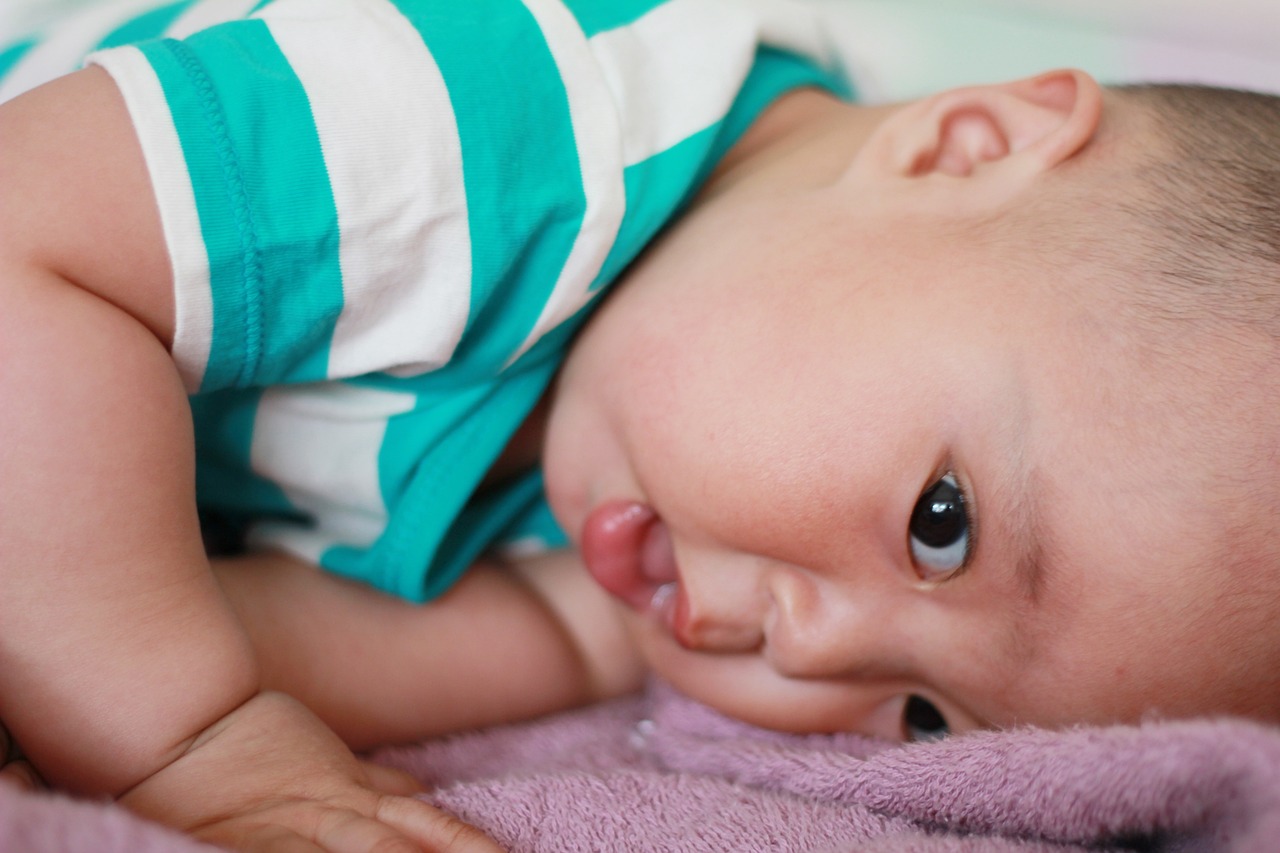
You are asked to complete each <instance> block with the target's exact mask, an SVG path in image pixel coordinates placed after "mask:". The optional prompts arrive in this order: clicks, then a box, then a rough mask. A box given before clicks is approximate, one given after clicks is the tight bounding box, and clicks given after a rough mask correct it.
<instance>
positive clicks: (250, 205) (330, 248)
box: [144, 20, 343, 391]
mask: <svg viewBox="0 0 1280 853" xmlns="http://www.w3.org/2000/svg"><path fill="white" fill-rule="evenodd" d="M150 44H155V45H159V47H156V48H150V47H146V46H144V50H146V52H147V53H148V56H149V57H152V56H153V55H154V54H160V53H163V54H164V55H165V56H166V58H165V59H163V60H159V59H155V58H153V59H152V64H153V65H154V66H156V67H157V69H158V71H159V69H160V68H164V70H165V73H163V74H161V81H162V85H163V86H164V87H165V93H166V97H167V98H168V99H169V102H170V104H171V105H172V104H174V103H175V102H177V103H178V105H179V106H178V107H176V108H174V107H171V109H173V111H174V116H175V123H176V124H177V125H178V135H179V139H180V140H181V142H182V146H183V151H184V154H185V156H186V159H187V165H188V170H189V171H190V172H191V174H192V183H193V188H194V190H195V196H196V204H197V208H198V209H199V214H200V225H201V229H202V231H203V233H204V238H205V245H206V247H207V249H208V252H209V266H210V278H211V288H212V293H213V306H214V321H213V346H212V352H211V354H210V358H209V364H208V366H207V368H206V371H205V379H204V382H203V384H202V386H201V390H202V391H207V390H212V389H215V388H224V387H245V386H251V385H264V384H271V383H280V382H303V381H314V380H318V379H323V378H325V376H326V373H327V365H328V355H329V346H330V342H331V339H332V335H333V329H334V325H335V324H336V322H337V317H338V315H339V314H340V313H341V311H342V304H343V301H342V275H341V269H340V266H339V257H338V221H337V211H336V209H335V205H334V201H333V194H332V191H331V189H330V186H329V178H328V172H327V170H326V168H325V165H324V157H323V154H322V152H321V148H320V142H319V139H318V136H317V134H316V129H315V124H314V122H313V120H312V117H311V109H310V104H309V102H308V100H307V96H306V92H305V91H304V90H303V88H302V84H301V83H300V82H299V81H298V79H297V76H296V75H295V74H294V73H293V70H292V69H291V68H290V67H289V64H288V61H287V60H286V59H285V57H284V55H283V54H282V53H281V52H280V49H279V47H278V46H277V45H276V43H275V41H274V39H272V37H271V34H270V31H269V30H268V28H267V26H266V25H265V24H264V23H263V22H262V21H259V20H252V21H239V22H235V23H232V24H226V25H223V26H220V27H215V28H213V29H209V30H205V31H204V32H201V33H197V34H195V35H194V36H192V37H191V38H190V39H188V40H187V41H185V42H175V41H172V40H166V41H163V42H154V43H150ZM174 66H176V68H177V74H176V75H175V72H174V70H173V68H174Z"/></svg>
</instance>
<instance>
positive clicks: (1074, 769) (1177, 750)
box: [0, 685, 1280, 853]
mask: <svg viewBox="0 0 1280 853" xmlns="http://www.w3.org/2000/svg"><path fill="white" fill-rule="evenodd" d="M376 757H377V759H378V760H380V761H382V762H384V763H387V764H391V765H395V766H398V767H401V768H403V769H405V770H408V771H410V772H411V773H413V774H414V775H416V776H417V777H418V778H420V779H421V780H422V781H423V782H424V783H426V784H427V785H428V786H429V787H430V789H431V793H430V795H429V798H430V799H431V800H432V801H433V802H435V803H437V804H438V805H440V806H442V807H443V808H445V809H448V810H449V811H452V812H454V813H455V814H458V815H459V816H461V817H463V818H464V819H466V820H468V821H470V822H471V823H473V824H475V825H476V826H479V827H481V828H482V829H484V830H486V831H487V832H489V833H490V834H491V835H492V836H493V837H494V838H496V839H498V841H499V842H500V843H502V844H503V845H504V846H506V847H508V848H510V849H511V850H513V851H587V850H601V851H613V850H617V851H631V850H664V851H665V850H680V851H716V853H720V851H743V853H746V851H754V850H770V851H774V850H776V851H855V850H856V851H863V850H874V851H894V852H895V853H898V851H901V852H902V853H908V851H909V853H917V851H918V852H919V853H961V851H963V853H970V851H1023V853H1030V851H1037V853H1038V851H1046V853H1047V851H1056V853H1063V851H1076V850H1080V851H1084V850H1090V851H1112V850H1137V851H1144V852H1145V851H1170V853H1175V851H1176V853H1183V851H1200V850H1207V851H1239V853H1272V851H1280V729H1275V728H1266V727H1262V726H1259V725H1255V724H1252V723H1247V722H1243V721H1240V720H1216V721H1195V722H1176V723H1175V722H1163V723H1160V722H1152V723H1148V724H1145V725H1142V726H1138V727H1114V728H1080V729H1075V730H1072V731H1066V732H1046V731H1037V730H1031V729H1028V730H1022V731H1013V732H1002V733H985V734H977V735H970V736H966V737H962V738H955V739H953V740H950V741H939V742H935V743H921V744H915V745H911V746H906V747H896V746H889V745H886V744H884V743H881V742H877V741H872V740H868V739H865V738H861V737H856V736H851V735H833V736H826V735H810V736H792V735H781V734H778V733H775V732H768V731H763V730H760V729H755V728H752V727H750V726H746V725H744V724H742V723H738V722H735V721H732V720H729V719H726V718H724V717H721V716H719V715H718V714H716V713H714V712H712V711H710V710H708V709H707V708H705V707H703V706H701V705H697V704H695V703H693V702H691V701H689V700H688V699H685V698H684V697H681V696H678V695H676V694H675V693H673V692H672V691H670V690H669V689H667V688H664V687H662V686H661V685H654V686H653V687H652V688H651V689H650V690H649V692H648V693H647V694H646V695H645V696H639V697H634V698H630V699H625V700H620V701H617V702H612V703H606V704H603V705H598V706H595V707H591V708H587V709H585V710H582V711H577V712H572V713H568V714H563V715H560V716H557V717H552V718H549V719H546V720H542V721H538V722H533V723H527V724H524V725H518V726H510V727H506V728H498V729H491V730H487V731H483V732H478V733H475V734H469V735H463V736H460V737H454V738H449V739H445V740H440V741H433V742H429V743H426V744H422V745H420V746H415V747H402V748H397V749H392V750H385V751H383V752H381V753H379V754H378V755H377V756H376ZM209 849H210V848H207V847H204V846H202V845H199V844H196V843H194V842H192V841H190V840H188V839H185V838H183V837H181V836H178V835H175V834H173V833H171V832H168V831H167V830H164V829H161V828H160V827H156V826H152V825H149V824H146V823H144V822H142V821H140V820H138V819H136V818H134V817H132V816H131V815H129V814H128V813H126V812H124V811H123V810H121V809H119V808H116V807H114V806H111V805H108V804H103V803H85V802H76V801H73V800H70V799H66V798H64V797H60V796H57V795H52V794H40V795H34V794H24V793H19V792H17V791H15V790H13V789H9V788H6V787H4V786H0V851H6V853H8V851H15V853H16V851H23V853H28V851H29V853H195V852H196V851H201V850H204V851H207V850H209Z"/></svg>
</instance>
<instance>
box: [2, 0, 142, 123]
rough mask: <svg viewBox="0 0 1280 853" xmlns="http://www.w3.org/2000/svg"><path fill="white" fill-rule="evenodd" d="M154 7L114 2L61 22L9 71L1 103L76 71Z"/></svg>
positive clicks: (137, 1)
mask: <svg viewBox="0 0 1280 853" xmlns="http://www.w3.org/2000/svg"><path fill="white" fill-rule="evenodd" d="M154 5H156V0H113V2H109V3H105V4H102V5H95V6H91V7H89V8H87V9H85V10H84V11H83V12H80V13H78V14H75V15H71V16H70V17H68V18H66V19H64V20H62V21H59V22H58V24H56V25H55V26H54V27H53V29H52V30H51V31H50V32H49V34H48V37H47V38H45V39H44V40H43V41H41V42H39V43H37V44H36V46H35V47H33V48H31V49H30V50H29V51H27V52H26V53H25V54H24V55H23V56H22V58H21V59H19V60H18V62H17V63H16V64H15V65H14V66H13V68H11V69H9V73H8V74H6V75H5V78H4V82H2V83H0V103H3V102H4V101H7V100H9V99H10V98H15V97H17V96H18V95H20V94H22V93H23V92H25V91H27V90H28V89H34V88H35V87H36V86H39V85H40V84H41V83H47V82H49V81H50V80H52V79H53V78H55V77H61V76H62V75H63V74H70V73H71V72H72V71H75V70H76V69H78V68H79V67H80V64H81V61H82V60H83V59H84V57H85V54H87V53H88V52H89V51H91V50H93V49H94V48H95V47H97V46H98V45H99V44H100V43H101V42H102V40H103V39H104V38H106V36H107V35H108V34H109V33H111V32H112V31H113V30H115V29H116V28H117V27H119V26H120V25H121V24H123V23H125V22H126V21H130V20H132V19H134V18H135V17H137V16H138V15H140V14H142V13H143V12H145V11H147V10H148V9H150V8H151V7H152V6H154Z"/></svg>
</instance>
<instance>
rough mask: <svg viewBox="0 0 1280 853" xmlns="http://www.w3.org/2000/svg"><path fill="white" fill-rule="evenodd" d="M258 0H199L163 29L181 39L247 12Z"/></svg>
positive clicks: (169, 34) (167, 33)
mask: <svg viewBox="0 0 1280 853" xmlns="http://www.w3.org/2000/svg"><path fill="white" fill-rule="evenodd" d="M256 5H258V0H199V2H197V3H193V4H191V5H190V6H188V7H187V8H186V9H185V10H184V11H183V12H182V14H180V15H178V17H177V18H175V19H174V21H173V23H171V24H170V25H169V27H168V29H166V30H165V33H164V34H165V35H166V36H168V37H169V38H174V39H182V38H186V37H187V36H189V35H191V34H192V33H197V32H199V31H200V30H203V29H205V28H207V27H212V26H214V25H215V24H221V23H223V22H224V21H234V20H237V19H239V18H243V17H245V16H246V15H248V14H249V12H250V11H251V10H252V9H253V7H254V6H256Z"/></svg>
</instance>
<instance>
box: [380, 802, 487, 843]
mask: <svg viewBox="0 0 1280 853" xmlns="http://www.w3.org/2000/svg"><path fill="white" fill-rule="evenodd" d="M376 817H377V818H378V820H379V821H381V822H382V823H383V824H385V825H387V826H393V827H395V828H396V829H398V830H400V831H401V832H403V833H404V834H405V835H407V836H409V837H410V838H413V839H415V840H417V841H418V842H419V843H420V844H422V845H423V849H424V850H430V851H432V853H503V851H502V848H501V847H499V846H498V845H497V843H495V842H494V840H493V839H492V838H490V837H489V836H487V835H485V834H484V833H483V832H481V831H480V830H478V829H476V828H475V827H474V826H471V825H470V824H467V823H463V822H462V821H460V820H458V819H457V818H456V817H453V816H452V815H448V814H445V813H444V812H442V811H440V810H439V809H437V808H434V807H432V806H429V805H427V804H426V803H424V802H423V801H422V800H415V799H413V798H411V797H391V796H387V797H383V798H382V799H381V800H380V801H379V803H378V810H377V812H376Z"/></svg>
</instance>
